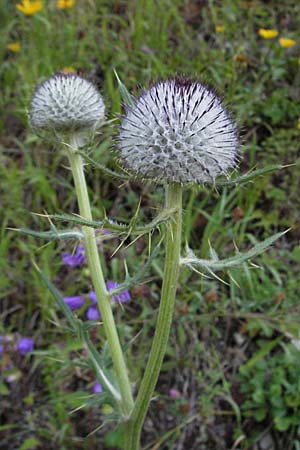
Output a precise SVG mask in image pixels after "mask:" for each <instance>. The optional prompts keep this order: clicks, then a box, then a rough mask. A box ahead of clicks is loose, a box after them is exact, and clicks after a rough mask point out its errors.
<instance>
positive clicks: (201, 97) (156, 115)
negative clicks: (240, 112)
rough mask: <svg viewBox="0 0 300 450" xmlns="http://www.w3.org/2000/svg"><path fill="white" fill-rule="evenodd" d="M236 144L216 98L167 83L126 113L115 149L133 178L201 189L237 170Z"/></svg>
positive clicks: (178, 82) (188, 84)
mask: <svg viewBox="0 0 300 450" xmlns="http://www.w3.org/2000/svg"><path fill="white" fill-rule="evenodd" d="M237 143H238V142H237V133H236V127H235V125H234V123H233V122H232V120H231V118H230V117H229V115H228V113H227V111H226V109H225V108H224V107H223V105H222V103H221V101H220V99H219V98H218V97H217V96H216V95H215V93H214V92H212V91H211V90H210V89H208V88H207V87H205V86H204V85H202V84H201V83H199V82H193V81H189V80H183V79H171V80H168V81H164V82H160V83H158V84H156V85H154V86H152V87H151V88H150V89H149V90H148V91H145V92H144V93H143V94H142V95H141V97H140V98H139V99H137V100H135V102H134V105H133V106H132V107H128V108H127V111H126V114H125V116H124V118H123V121H122V124H121V132H120V143H119V145H120V149H121V159H122V160H123V161H124V164H125V165H126V166H127V167H128V168H129V170H131V171H132V172H133V173H134V174H136V175H137V176H141V177H144V178H150V179H154V180H162V181H166V182H177V183H200V184H201V183H204V182H214V180H215V178H216V177H217V176H218V175H222V174H223V175H226V174H227V171H228V169H230V168H233V167H234V166H235V165H236V160H237Z"/></svg>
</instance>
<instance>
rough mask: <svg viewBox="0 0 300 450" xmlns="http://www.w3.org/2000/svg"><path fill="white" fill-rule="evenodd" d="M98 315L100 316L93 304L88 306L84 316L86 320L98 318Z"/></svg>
mask: <svg viewBox="0 0 300 450" xmlns="http://www.w3.org/2000/svg"><path fill="white" fill-rule="evenodd" d="M100 317H101V316H100V313H99V310H98V308H97V306H95V305H92V306H89V308H88V309H87V311H86V318H87V319H88V320H99V319H100Z"/></svg>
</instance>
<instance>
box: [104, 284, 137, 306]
mask: <svg viewBox="0 0 300 450" xmlns="http://www.w3.org/2000/svg"><path fill="white" fill-rule="evenodd" d="M119 286H120V285H119V283H117V282H116V281H107V283H106V289H107V290H108V291H111V290H112V289H116V288H117V287H119ZM113 299H114V301H115V302H116V303H126V302H128V300H130V299H131V297H130V294H129V291H128V290H127V289H125V290H124V291H122V292H119V293H118V294H116V295H114V296H113Z"/></svg>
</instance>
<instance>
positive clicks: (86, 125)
mask: <svg viewBox="0 0 300 450" xmlns="http://www.w3.org/2000/svg"><path fill="white" fill-rule="evenodd" d="M104 111H105V106H104V102H103V99H102V96H101V94H100V93H99V92H98V90H97V89H96V87H95V86H94V85H93V84H92V83H91V82H90V81H88V80H86V79H84V78H82V77H80V76H79V75H76V74H73V73H58V74H56V75H54V76H52V77H51V78H49V79H48V80H47V81H45V82H44V83H42V84H41V85H40V86H39V87H38V88H37V89H36V91H35V94H34V95H33V98H32V101H31V110H30V122H31V125H32V127H33V128H34V129H35V130H36V131H46V132H52V133H53V134H54V135H55V134H56V135H57V134H58V135H60V134H65V133H74V132H86V131H89V130H95V129H96V128H98V127H99V125H101V123H102V122H103V120H104Z"/></svg>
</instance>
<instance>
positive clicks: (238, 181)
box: [216, 164, 293, 186]
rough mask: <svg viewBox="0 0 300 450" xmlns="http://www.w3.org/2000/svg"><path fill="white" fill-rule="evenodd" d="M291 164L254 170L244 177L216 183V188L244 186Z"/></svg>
mask: <svg viewBox="0 0 300 450" xmlns="http://www.w3.org/2000/svg"><path fill="white" fill-rule="evenodd" d="M291 165H293V164H288V165H285V166H283V165H282V164H275V165H271V166H267V167H264V168H262V169H258V170H254V171H252V172H248V173H246V174H245V175H241V176H239V177H236V178H233V179H232V180H226V181H225V180H224V181H222V180H221V181H217V182H216V185H217V186H231V185H238V184H245V183H248V181H253V180H254V179H255V178H257V177H260V176H261V175H265V174H266V173H270V172H274V171H276V170H282V169H285V168H286V167H290V166H291Z"/></svg>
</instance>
